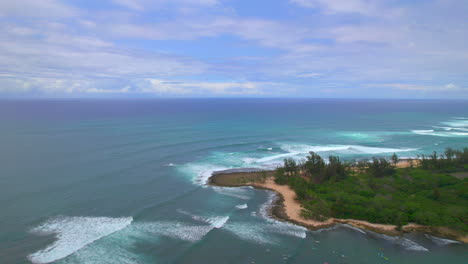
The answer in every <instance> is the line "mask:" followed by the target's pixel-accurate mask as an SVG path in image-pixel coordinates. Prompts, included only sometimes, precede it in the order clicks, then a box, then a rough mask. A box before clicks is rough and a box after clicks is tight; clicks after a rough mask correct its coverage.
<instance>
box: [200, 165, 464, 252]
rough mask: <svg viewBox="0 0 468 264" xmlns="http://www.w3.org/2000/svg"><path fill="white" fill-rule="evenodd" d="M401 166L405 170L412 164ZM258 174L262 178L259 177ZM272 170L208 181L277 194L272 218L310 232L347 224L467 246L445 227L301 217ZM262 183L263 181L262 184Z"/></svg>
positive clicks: (229, 174) (461, 237)
mask: <svg viewBox="0 0 468 264" xmlns="http://www.w3.org/2000/svg"><path fill="white" fill-rule="evenodd" d="M405 162H406V164H404V165H403V164H402V167H404V166H405V165H407V164H409V162H408V161H405ZM259 173H261V174H262V175H261V176H260V177H259ZM272 174H273V171H235V170H234V172H232V171H230V172H218V173H213V175H212V176H211V177H210V178H209V180H208V184H209V185H213V186H219V187H242V186H251V187H253V188H255V189H260V190H270V191H274V192H275V193H276V194H277V195H278V199H276V201H275V202H274V204H273V206H272V207H271V208H270V212H269V214H270V216H271V217H273V218H274V219H277V220H279V221H286V222H290V223H293V224H296V225H299V226H303V227H306V228H307V229H309V230H319V229H324V228H330V227H333V226H335V225H336V224H348V225H351V226H353V227H357V228H359V229H366V230H370V231H373V232H377V233H381V234H385V235H390V236H400V235H402V234H404V233H409V232H422V233H425V234H429V235H433V236H436V237H441V238H447V239H452V240H455V241H459V242H462V243H465V244H466V243H468V236H466V235H465V236H464V235H461V234H460V233H459V232H456V231H454V230H451V229H449V228H446V227H430V226H423V225H419V224H413V223H409V224H407V225H405V226H402V227H401V230H397V226H395V225H389V224H378V223H370V222H367V221H364V220H357V219H339V218H329V219H327V220H326V221H317V220H312V219H305V218H303V217H302V216H301V210H302V206H301V204H300V203H299V202H298V201H296V199H295V198H296V193H295V192H294V190H292V189H291V188H290V187H289V186H287V185H279V184H276V183H275V182H274V179H273V176H272ZM259 180H260V181H259Z"/></svg>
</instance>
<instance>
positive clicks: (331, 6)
mask: <svg viewBox="0 0 468 264" xmlns="http://www.w3.org/2000/svg"><path fill="white" fill-rule="evenodd" d="M290 2H292V3H294V4H297V5H300V6H303V7H307V8H322V9H325V11H326V12H327V13H330V14H335V13H359V14H365V15H376V14H375V13H376V10H377V7H376V1H375V0H374V1H371V0H344V1H343V0H290Z"/></svg>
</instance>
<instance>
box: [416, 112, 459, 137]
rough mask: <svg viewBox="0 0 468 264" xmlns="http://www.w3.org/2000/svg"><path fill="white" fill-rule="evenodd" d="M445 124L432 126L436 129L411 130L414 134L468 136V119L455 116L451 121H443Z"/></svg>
mask: <svg viewBox="0 0 468 264" xmlns="http://www.w3.org/2000/svg"><path fill="white" fill-rule="evenodd" d="M441 124H443V125H445V126H432V128H434V129H425V130H411V132H413V133H414V134H418V135H424V136H436V137H467V136H468V119H467V118H463V117H454V118H452V119H451V120H450V121H446V122H441Z"/></svg>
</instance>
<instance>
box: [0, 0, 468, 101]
mask: <svg viewBox="0 0 468 264" xmlns="http://www.w3.org/2000/svg"><path fill="white" fill-rule="evenodd" d="M466 12H468V3H465V1H457V0H430V1H415V2H412V1H411V2H408V1H395V0H348V1H340V0H277V1H266V0H265V1H264V0H261V1H260V0H259V1H255V3H254V2H250V1H230V0H171V1H169V0H152V1H151V0H106V1H100V2H99V3H93V2H86V1H85V2H83V1H80V2H76V3H75V2H72V1H65V0H63V1H61V0H44V1H33V0H17V1H14V2H12V1H3V2H1V3H0V97H9V96H32V97H36V96H41V97H61V96H63V97H69V96H71V97H81V96H96V97H97V96H105V97H112V96H145V97H147V96H249V97H250V96H292V97H303V96H308V97H353V98H355V97H386V98H408V97H412V98H413V97H415V98H468V46H467V45H466V43H468V20H466V18H465V15H466Z"/></svg>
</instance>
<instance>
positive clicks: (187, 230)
mask: <svg viewBox="0 0 468 264" xmlns="http://www.w3.org/2000/svg"><path fill="white" fill-rule="evenodd" d="M137 228H139V229H140V230H141V231H144V232H149V233H153V234H155V235H160V236H165V237H170V238H174V239H179V240H183V241H188V242H196V241H199V240H201V239H202V238H203V237H204V236H205V235H206V234H207V233H208V232H210V231H211V230H212V229H213V228H214V227H213V226H211V225H192V224H185V223H174V222H171V221H161V222H148V223H140V224H138V226H137Z"/></svg>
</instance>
